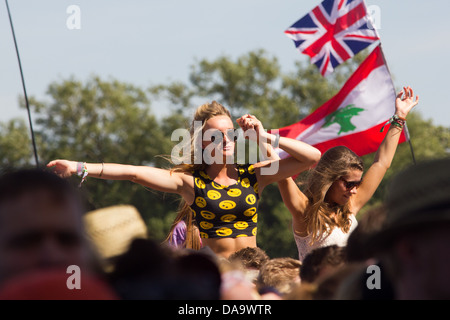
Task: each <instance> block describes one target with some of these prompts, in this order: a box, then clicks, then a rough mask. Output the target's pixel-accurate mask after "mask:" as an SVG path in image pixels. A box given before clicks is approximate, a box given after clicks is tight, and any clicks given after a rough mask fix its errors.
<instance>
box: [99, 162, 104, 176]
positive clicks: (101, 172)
mask: <svg viewBox="0 0 450 320" xmlns="http://www.w3.org/2000/svg"><path fill="white" fill-rule="evenodd" d="M104 166H105V164H104V163H103V162H102V171H100V174H99V175H98V177H99V178H100V177H101V176H102V174H103V168H104Z"/></svg>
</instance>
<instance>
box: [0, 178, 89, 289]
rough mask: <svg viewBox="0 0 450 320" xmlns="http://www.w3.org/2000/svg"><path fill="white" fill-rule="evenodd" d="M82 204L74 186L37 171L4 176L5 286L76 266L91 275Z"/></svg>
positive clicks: (0, 207)
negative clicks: (16, 278)
mask: <svg viewBox="0 0 450 320" xmlns="http://www.w3.org/2000/svg"><path fill="white" fill-rule="evenodd" d="M92 257H93V255H92V251H91V250H90V247H89V245H88V243H87V241H86V240H85V237H84V229H83V223H82V209H81V205H80V199H79V198H78V196H77V195H76V192H75V190H74V189H73V188H72V186H71V185H70V183H69V182H68V181H66V180H64V179H61V178H59V177H57V176H56V175H54V174H53V173H50V172H46V171H42V170H38V169H23V170H16V171H8V172H4V173H2V174H1V176H0V285H1V284H2V283H3V282H4V281H6V280H8V279H9V278H11V277H14V276H16V275H21V274H23V273H25V272H29V271H36V270H40V269H49V268H63V269H64V270H66V269H67V267H68V266H70V265H77V266H79V267H80V269H81V271H82V272H83V271H87V270H89V271H91V270H90V269H91V264H90V263H91V262H92V260H91V259H92Z"/></svg>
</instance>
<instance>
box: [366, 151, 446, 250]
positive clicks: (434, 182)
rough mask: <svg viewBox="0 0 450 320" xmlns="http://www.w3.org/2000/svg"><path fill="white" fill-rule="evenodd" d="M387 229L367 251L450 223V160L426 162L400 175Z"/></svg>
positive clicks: (391, 189) (390, 198)
mask: <svg viewBox="0 0 450 320" xmlns="http://www.w3.org/2000/svg"><path fill="white" fill-rule="evenodd" d="M385 204H386V210H387V212H386V220H385V222H384V225H383V227H382V228H381V230H380V231H379V232H377V233H375V234H374V235H373V236H371V237H370V238H369V239H368V241H367V249H370V248H375V249H376V248H383V247H385V245H387V244H391V243H392V240H393V239H394V237H395V236H397V235H400V234H402V233H403V232H404V231H410V230H417V229H423V228H425V227H429V226H434V225H438V224H439V225H441V224H442V223H450V158H445V159H438V160H431V161H427V162H423V163H420V164H417V165H414V166H412V167H409V168H408V169H406V170H404V171H403V172H401V173H400V174H398V175H397V176H396V177H395V178H394V179H393V180H392V182H391V184H390V185H389V189H388V194H387V197H386V200H385Z"/></svg>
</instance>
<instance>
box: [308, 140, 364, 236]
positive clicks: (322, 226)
mask: <svg viewBox="0 0 450 320" xmlns="http://www.w3.org/2000/svg"><path fill="white" fill-rule="evenodd" d="M352 169H356V170H360V171H364V164H363V162H362V159H361V158H360V157H359V156H358V155H356V154H355V153H354V152H353V151H352V150H350V149H349V148H347V147H344V146H338V147H334V148H331V149H329V150H328V151H326V152H325V153H324V154H323V155H322V158H321V159H320V161H319V163H318V164H317V166H316V168H315V169H314V170H312V171H311V172H310V173H309V176H308V178H307V180H306V184H305V191H304V194H305V195H306V196H307V197H308V201H309V203H308V207H307V208H306V210H305V222H306V225H307V232H308V234H310V235H311V242H312V243H313V242H315V241H317V240H319V239H320V238H322V237H323V236H324V237H326V236H328V235H329V234H330V233H331V231H332V230H333V229H334V228H335V227H337V228H340V229H342V230H343V231H344V232H348V231H349V230H350V225H351V221H350V214H351V211H350V208H349V205H348V204H346V205H343V206H341V205H338V204H335V203H328V202H327V201H326V200H325V199H326V195H327V193H328V190H329V189H330V187H331V185H332V184H333V183H334V182H335V181H336V180H338V179H339V178H341V177H343V176H345V175H346V174H347V173H348V171H349V170H352ZM333 213H335V217H333V215H332V214H333Z"/></svg>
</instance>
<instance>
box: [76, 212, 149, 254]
mask: <svg viewBox="0 0 450 320" xmlns="http://www.w3.org/2000/svg"><path fill="white" fill-rule="evenodd" d="M84 223H85V226H86V231H87V233H88V236H89V237H90V238H91V240H92V242H93V243H94V245H95V247H96V248H97V250H98V252H99V254H100V255H101V256H102V257H103V258H105V259H108V258H113V257H115V256H118V255H120V254H122V253H124V252H125V251H126V250H127V249H128V246H129V245H130V243H131V241H132V240H133V239H135V238H147V226H146V225H145V223H144V220H143V219H142V217H141V215H140V214H139V212H138V211H137V209H136V208H135V207H134V206H131V205H116V206H112V207H107V208H103V209H99V210H95V211H90V212H87V213H86V214H85V216H84Z"/></svg>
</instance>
